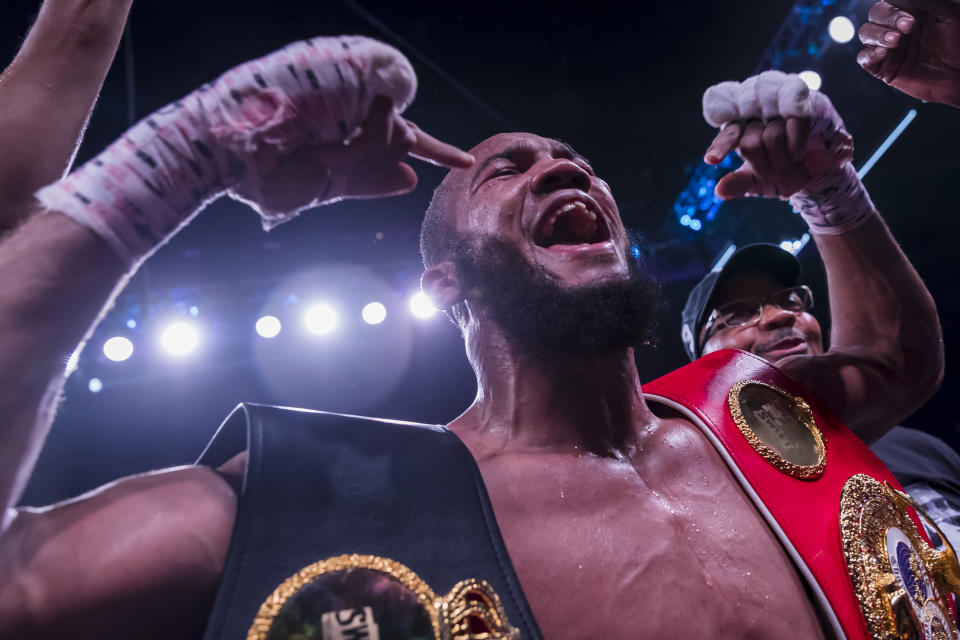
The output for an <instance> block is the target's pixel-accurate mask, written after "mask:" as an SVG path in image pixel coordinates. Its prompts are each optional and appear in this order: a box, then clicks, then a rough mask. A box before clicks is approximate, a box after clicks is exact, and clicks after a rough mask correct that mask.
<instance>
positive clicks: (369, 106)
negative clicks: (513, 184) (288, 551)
mask: <svg viewBox="0 0 960 640" xmlns="http://www.w3.org/2000/svg"><path fill="white" fill-rule="evenodd" d="M291 69H292V70H293V71H294V72H295V73H291ZM414 87H415V77H414V75H413V71H412V69H411V68H410V66H409V63H408V62H407V61H406V60H405V59H404V58H403V57H402V56H401V55H400V54H399V53H398V52H396V51H395V50H393V49H391V48H389V47H387V46H386V45H382V44H380V43H376V42H374V41H370V40H367V39H364V38H317V39H314V40H312V41H309V42H300V43H295V44H293V45H290V46H289V47H287V48H285V49H283V50H281V51H278V52H275V53H274V54H271V55H270V56H267V57H265V58H261V59H260V60H256V61H254V62H251V63H247V64H245V65H242V66H240V67H237V68H235V69H233V70H231V71H229V72H227V73H226V74H224V75H223V76H221V77H220V78H219V79H218V80H217V81H215V82H214V83H213V84H212V85H205V86H204V87H202V88H201V89H200V90H198V91H197V92H194V93H193V94H190V95H189V96H186V97H184V98H183V99H181V100H179V101H177V102H176V103H173V104H172V105H170V106H168V107H165V108H163V109H161V110H159V111H157V112H156V113H154V114H152V115H151V116H149V117H148V118H146V119H145V120H144V121H142V122H141V123H139V124H137V125H135V126H134V127H133V128H132V129H131V130H130V131H128V132H127V133H126V134H125V135H124V136H123V137H122V138H121V139H120V140H118V141H117V142H115V143H114V144H112V145H110V146H109V147H108V148H107V149H106V150H105V151H104V152H102V153H101V154H99V155H98V156H97V157H96V158H94V159H93V160H91V161H90V162H89V163H87V164H85V165H84V166H83V167H81V168H79V169H77V170H76V171H74V172H73V173H72V174H70V176H68V177H67V178H66V179H65V180H64V181H62V182H60V183H57V184H54V185H51V186H48V187H46V188H44V189H42V190H41V191H40V192H39V193H38V198H39V199H40V200H41V201H42V202H43V203H44V205H45V206H46V209H45V210H40V209H38V210H37V211H36V212H35V213H34V214H33V215H32V216H31V217H30V218H29V219H28V220H27V221H26V222H25V223H24V224H22V225H21V226H20V227H19V228H18V229H17V230H16V231H15V232H14V233H13V234H11V235H10V236H9V237H8V238H6V239H5V240H4V241H3V242H2V243H0V330H4V331H5V332H6V333H3V334H0V335H4V336H7V338H5V339H4V340H3V341H0V382H2V384H3V385H6V386H5V388H3V391H2V392H0V416H2V419H0V494H2V499H3V504H4V506H5V507H6V512H5V513H6V517H5V518H4V528H3V531H2V533H0V636H2V637H8V636H9V637H28V636H29V637H34V638H42V637H59V635H61V634H62V629H63V628H64V625H69V628H70V629H71V632H76V633H77V634H79V635H78V637H98V638H103V637H129V636H130V635H134V636H136V637H140V638H148V637H153V636H151V635H150V633H154V634H155V633H158V631H157V625H155V624H152V623H146V622H145V620H147V619H146V618H144V615H145V614H144V612H145V611H146V609H144V605H145V603H146V604H147V605H149V603H150V602H154V604H155V600H152V598H154V597H162V599H163V600H164V602H168V603H169V605H170V607H172V609H170V610H169V613H170V617H171V620H178V621H179V620H181V618H182V617H184V616H186V617H189V618H190V619H191V623H190V625H185V627H184V628H187V627H189V628H191V629H192V628H193V627H194V626H195V625H196V624H198V623H197V620H199V624H201V625H202V622H203V619H204V618H205V616H206V612H205V611H204V610H203V607H204V606H205V605H204V603H206V605H209V601H208V600H207V598H208V597H209V596H210V594H211V593H212V592H211V591H209V589H210V588H213V589H215V587H216V583H217V580H218V579H219V571H220V568H221V567H220V565H219V564H218V563H222V561H223V558H224V556H225V553H226V545H227V543H228V542H229V538H230V524H231V522H232V517H233V514H232V511H231V509H232V508H233V507H232V502H231V498H230V495H226V494H228V493H229V490H228V488H227V485H226V483H224V482H222V481H219V482H218V480H217V478H216V477H215V476H214V475H213V474H212V473H210V472H209V471H205V470H202V469H183V470H181V471H178V472H168V473H156V474H147V475H146V476H143V477H138V478H131V479H127V480H123V481H120V482H117V483H114V484H113V485H111V486H108V487H106V488H104V489H103V490H101V491H97V492H93V493H91V494H89V495H86V496H82V497H80V498H78V499H76V500H73V501H69V502H68V503H65V504H62V505H56V506H53V507H49V508H44V509H27V510H20V511H17V510H15V509H13V506H14V505H15V504H16V502H17V499H18V497H19V495H20V493H21V491H22V489H23V486H24V484H25V483H26V480H27V478H28V476H29V474H30V472H31V470H32V468H33V465H34V462H35V460H36V457H37V454H38V453H39V450H40V448H41V446H42V443H43V440H44V437H45V435H46V433H47V430H48V427H49V424H50V421H51V419H52V416H53V412H54V409H55V402H56V399H57V396H58V394H59V393H60V390H61V387H62V383H63V380H64V362H65V357H66V355H67V354H69V353H70V352H72V351H73V350H74V348H75V347H76V346H77V344H78V343H80V342H81V341H82V340H83V339H84V338H85V336H88V335H89V332H90V331H92V328H93V327H94V326H95V325H96V322H97V320H98V318H99V317H100V315H101V314H102V313H103V312H104V310H105V309H106V308H108V307H109V305H110V303H111V301H112V299H113V296H114V294H115V292H116V291H118V290H119V289H120V288H121V287H122V286H123V284H124V282H125V281H126V278H127V277H128V276H129V274H131V273H132V272H133V271H134V270H135V269H136V267H137V265H139V264H140V263H141V262H142V261H143V260H145V259H146V258H147V257H148V256H149V255H150V254H151V253H152V252H153V251H154V250H155V249H156V248H157V247H158V246H159V245H160V244H162V243H163V242H165V241H166V240H167V239H168V238H169V237H170V236H171V235H172V234H173V233H175V232H176V231H177V230H179V229H180V228H182V226H184V225H185V224H187V223H188V222H189V220H190V219H191V218H192V217H193V215H195V214H196V213H197V212H198V211H199V210H200V209H201V208H202V207H203V206H204V204H205V203H207V202H209V201H211V200H212V199H214V198H216V197H218V196H219V195H221V194H224V193H226V194H228V195H230V196H231V197H235V198H238V199H243V200H244V201H247V202H249V203H250V204H251V205H252V206H254V208H256V209H257V210H258V211H259V212H260V213H261V215H262V216H263V219H264V224H265V225H266V226H269V225H274V224H277V223H279V222H283V221H285V220H288V219H290V218H291V217H293V216H294V215H296V213H297V212H298V211H299V210H301V209H303V208H305V207H307V206H313V205H316V204H322V203H326V202H332V201H336V200H339V199H343V198H352V197H376V196H382V195H390V194H395V193H403V192H406V191H409V190H411V189H413V187H414V186H415V185H416V174H415V173H414V171H413V169H412V168H411V167H410V166H409V165H408V164H406V162H404V160H405V159H406V157H407V155H408V154H413V155H417V156H418V157H421V158H424V159H427V160H428V161H431V162H436V163H440V164H447V165H458V166H467V165H469V164H470V163H471V162H472V159H471V158H470V156H469V155H467V154H465V153H463V152H462V151H459V150H458V149H456V148H454V147H451V146H450V145H447V144H445V143H442V142H440V141H438V140H436V139H434V138H432V137H431V136H429V135H428V134H426V133H424V132H423V131H421V130H419V129H418V128H417V127H416V126H415V125H413V124H412V123H410V122H408V121H406V120H404V119H403V118H402V117H400V115H399V112H400V110H401V109H402V108H403V107H405V106H406V104H408V103H409V102H410V100H411V99H412V97H413V91H414ZM345 141H349V144H345ZM225 489H226V491H225ZM159 514H162V517H160V515H159ZM109 567H113V568H112V569H110V568H109ZM198 590H199V596H196V597H194V596H195V595H196V593H197V591H198ZM156 594H159V596H157V595H156ZM187 595H189V596H190V597H187ZM198 603H199V604H198ZM149 606H153V605H149ZM138 607H139V608H138ZM197 607H200V609H199V611H198V609H197ZM147 608H149V607H147ZM168 609H169V608H168ZM186 609H189V611H186ZM68 612H72V613H69V614H68ZM108 612H110V613H109V614H108ZM115 612H121V613H117V614H116V615H117V617H114V615H115ZM188 613H189V616H187V614H188ZM141 614H144V615H141ZM64 616H66V617H64ZM138 625H139V626H138ZM145 625H146V628H144V626H145ZM191 625H193V626H191ZM150 629H153V631H150ZM167 632H170V629H169V628H168V629H166V630H163V633H167ZM84 634H86V635H84ZM174 635H176V633H174ZM163 637H169V636H163ZM179 637H185V636H183V635H181V636H179Z"/></svg>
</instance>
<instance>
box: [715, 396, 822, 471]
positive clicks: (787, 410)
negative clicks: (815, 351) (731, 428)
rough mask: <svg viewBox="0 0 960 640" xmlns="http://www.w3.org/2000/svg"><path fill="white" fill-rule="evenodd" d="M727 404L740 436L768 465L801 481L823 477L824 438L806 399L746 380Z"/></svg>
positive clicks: (728, 397) (728, 398)
mask: <svg viewBox="0 0 960 640" xmlns="http://www.w3.org/2000/svg"><path fill="white" fill-rule="evenodd" d="M727 402H728V404H729V405H730V415H731V416H732V417H733V421H734V423H736V425H737V428H738V429H739V430H740V433H741V434H743V437H744V438H746V440H747V442H749V443H750V446H752V447H753V448H754V450H755V451H756V452H757V453H759V454H760V455H761V456H762V457H763V458H764V459H765V460H766V461H767V462H769V463H770V464H771V465H773V466H774V467H776V468H777V469H779V470H780V471H782V472H783V473H785V474H787V475H789V476H793V477H794V478H799V479H801V480H814V479H816V478H819V477H820V476H821V475H823V470H824V469H825V468H826V464H827V459H826V448H825V446H824V438H823V434H822V433H821V432H820V428H819V427H818V426H817V423H816V421H815V420H814V419H813V411H812V410H811V409H810V405H809V404H807V402H806V401H805V400H804V399H803V398H801V397H800V396H795V395H792V394H790V393H788V392H786V391H784V390H783V389H781V388H780V387H777V386H774V385H772V384H768V383H766V382H760V381H758V380H743V381H742V382H738V383H737V384H735V385H734V386H733V388H732V389H730V393H729V394H728V396H727Z"/></svg>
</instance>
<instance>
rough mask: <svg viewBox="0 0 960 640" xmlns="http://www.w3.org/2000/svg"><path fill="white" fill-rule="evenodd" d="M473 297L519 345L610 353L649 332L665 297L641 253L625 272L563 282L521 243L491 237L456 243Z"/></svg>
mask: <svg viewBox="0 0 960 640" xmlns="http://www.w3.org/2000/svg"><path fill="white" fill-rule="evenodd" d="M453 261H454V263H455V264H456V268H457V275H458V278H459V280H460V284H461V288H462V290H463V291H465V292H466V295H467V298H468V299H470V300H471V301H472V302H473V303H474V304H478V305H480V306H481V307H482V308H483V309H484V311H485V312H486V313H488V314H489V315H490V317H491V318H492V319H493V321H494V322H496V323H497V324H498V325H499V326H500V327H502V328H503V330H504V331H506V332H507V334H508V335H509V336H510V337H511V338H512V339H513V340H514V341H515V342H516V343H517V344H518V345H519V346H521V348H524V349H528V350H531V351H534V352H537V353H543V354H549V353H564V354H587V353H598V354H599V353H608V352H613V351H616V350H621V349H624V348H627V347H635V346H637V345H638V344H639V343H641V342H645V341H648V340H649V339H650V337H651V336H650V334H651V330H652V328H653V325H654V322H653V320H654V318H655V317H656V315H657V312H658V310H659V308H660V305H661V301H662V297H661V292H660V287H659V285H658V284H657V283H656V282H655V281H654V280H653V278H652V277H651V276H650V275H649V274H648V273H647V272H646V271H645V269H644V268H643V267H642V266H641V264H640V262H639V261H638V260H633V259H631V260H629V264H628V273H627V275H626V277H624V278H618V279H615V280H604V281H600V282H597V283H592V284H588V285H581V286H564V285H561V284H560V283H559V282H557V279H556V278H555V276H553V274H551V273H550V272H549V271H547V270H546V269H545V268H544V267H542V266H541V265H536V264H531V263H530V262H529V261H527V259H526V258H525V257H524V256H523V254H522V253H520V251H519V250H517V249H516V247H514V246H512V245H510V244H508V243H506V242H504V241H502V240H500V239H498V238H485V239H484V240H483V241H482V242H481V243H480V244H479V245H477V246H473V245H470V244H467V243H466V242H462V241H461V242H459V243H458V245H457V246H456V247H455V248H454V251H453Z"/></svg>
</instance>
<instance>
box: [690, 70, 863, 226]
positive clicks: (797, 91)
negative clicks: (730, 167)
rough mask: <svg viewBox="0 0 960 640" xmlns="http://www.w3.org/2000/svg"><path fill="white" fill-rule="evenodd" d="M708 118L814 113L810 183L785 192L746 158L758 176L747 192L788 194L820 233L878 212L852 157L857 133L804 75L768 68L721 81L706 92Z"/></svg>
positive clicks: (725, 120)
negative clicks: (740, 79) (849, 129)
mask: <svg viewBox="0 0 960 640" xmlns="http://www.w3.org/2000/svg"><path fill="white" fill-rule="evenodd" d="M703 117H704V119H705V120H706V121H707V122H708V123H709V124H711V125H713V126H715V127H720V128H723V127H725V126H726V125H728V124H729V123H731V122H747V121H749V120H754V119H760V120H762V121H764V122H768V121H770V120H772V119H774V118H784V119H786V118H807V117H809V118H810V134H809V136H808V138H807V148H806V151H805V157H804V159H803V164H804V166H805V167H806V170H807V173H808V174H809V175H810V179H809V180H808V181H807V183H806V184H805V185H804V186H803V188H802V189H801V190H800V191H798V192H796V193H792V194H791V193H783V192H782V191H781V187H780V184H779V183H778V182H777V181H776V176H770V177H769V178H768V179H764V177H763V176H761V175H759V173H758V172H757V171H756V170H754V169H753V167H752V166H751V164H750V163H749V161H746V162H744V168H745V169H747V170H751V171H752V172H753V174H754V175H755V176H756V177H757V179H756V181H755V185H754V188H753V189H751V190H750V191H749V192H748V193H747V195H748V196H760V197H766V198H781V199H785V200H786V199H789V201H790V204H792V205H793V208H794V210H795V211H797V212H798V213H799V214H800V215H801V216H803V219H804V220H805V221H806V222H807V224H808V225H809V226H810V230H811V231H812V232H814V233H818V234H838V233H843V232H845V231H849V230H850V229H852V228H854V227H856V226H859V225H860V224H862V223H863V222H865V221H866V220H868V219H869V218H870V217H871V216H872V215H873V214H874V213H876V208H875V207H874V205H873V202H872V201H871V200H870V195H869V194H868V193H867V190H866V189H865V188H864V186H863V183H862V182H861V181H860V178H859V177H857V172H856V170H855V169H854V167H853V164H852V162H851V161H852V159H853V137H852V136H851V135H850V134H849V133H848V132H847V130H846V129H845V128H844V125H843V120H842V119H841V118H840V114H838V113H837V111H836V109H834V107H833V104H832V103H831V102H830V99H829V98H828V97H827V96H826V95H824V94H822V93H820V92H819V91H811V90H810V89H809V88H808V87H807V85H806V83H804V82H803V80H802V79H801V78H800V77H799V76H797V75H793V74H785V73H782V72H780V71H765V72H763V73H761V74H759V75H756V76H753V77H751V78H748V79H747V80H745V81H744V82H729V81H728V82H721V83H720V84H717V85H714V86H712V87H710V88H709V89H707V90H706V92H705V93H704V94H703Z"/></svg>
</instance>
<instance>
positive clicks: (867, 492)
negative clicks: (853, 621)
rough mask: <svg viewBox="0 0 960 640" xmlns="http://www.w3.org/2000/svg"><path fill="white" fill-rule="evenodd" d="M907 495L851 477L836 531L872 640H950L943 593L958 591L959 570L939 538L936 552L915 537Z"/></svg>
mask: <svg viewBox="0 0 960 640" xmlns="http://www.w3.org/2000/svg"><path fill="white" fill-rule="evenodd" d="M908 506H909V507H913V508H914V509H916V510H917V512H918V513H919V514H920V516H921V517H923V518H925V519H927V520H928V522H930V523H931V525H932V526H933V527H934V528H935V529H936V525H935V524H933V523H932V521H930V520H929V518H926V516H925V515H924V514H923V512H922V511H921V510H920V509H919V507H918V506H917V504H916V503H915V502H914V501H913V500H912V499H911V498H910V497H909V496H907V495H906V494H904V493H902V492H900V491H897V490H896V489H893V488H892V487H890V486H889V485H887V484H885V483H881V482H878V481H877V480H874V479H873V478H871V477H870V476H867V475H863V474H857V475H855V476H852V477H851V478H850V479H849V480H847V482H846V483H845V484H844V486H843V494H842V496H841V498H840V531H841V536H842V538H843V551H844V555H845V556H846V559H847V570H848V572H849V573H850V579H851V580H852V581H853V586H854V590H855V591H856V594H857V599H858V600H859V601H860V607H861V609H862V610H863V615H864V618H866V620H867V627H868V628H869V630H870V633H871V635H873V637H874V638H876V639H877V640H908V639H913V638H916V639H917V640H952V639H955V638H958V637H960V636H958V635H957V627H956V624H955V622H954V620H953V614H952V613H951V610H950V602H949V600H948V598H947V593H948V592H950V591H953V592H954V593H957V591H958V589H957V587H958V585H960V566H958V565H957V558H956V556H955V555H954V553H953V549H952V548H950V546H949V543H947V542H946V538H944V541H945V544H946V549H945V550H944V551H942V552H939V551H937V550H936V549H933V548H932V547H931V546H930V545H928V544H927V543H926V542H925V541H924V540H923V538H921V537H920V534H919V533H918V532H917V529H916V526H915V525H914V521H913V520H911V518H910V516H909V512H908V510H907V507H908Z"/></svg>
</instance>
